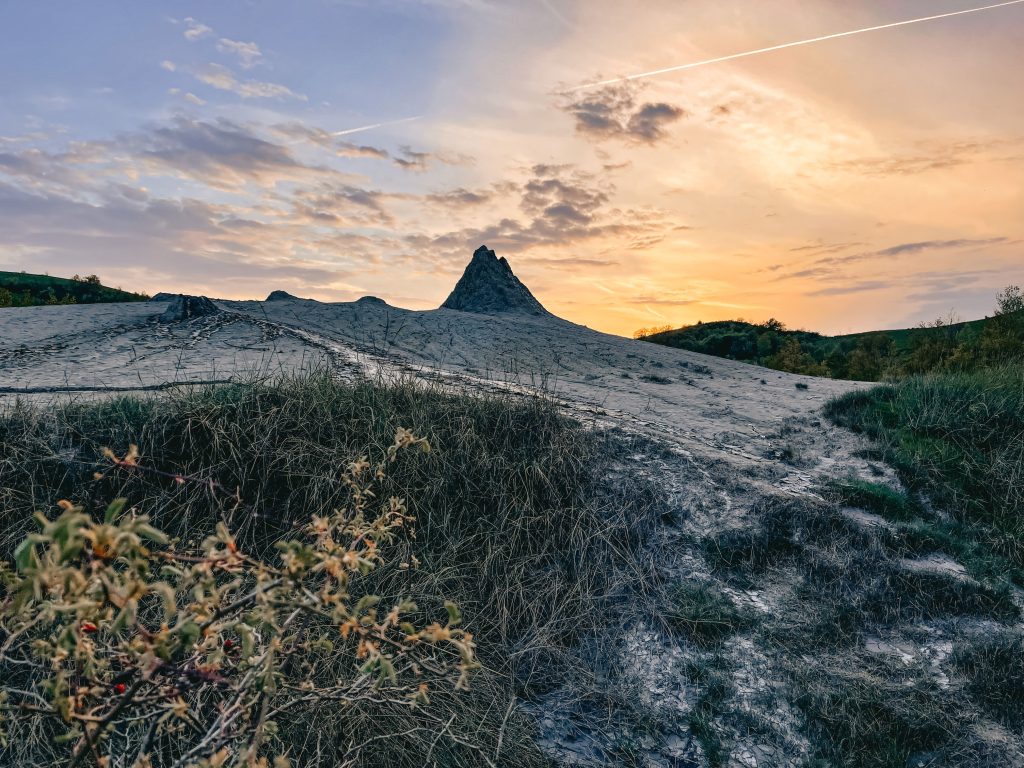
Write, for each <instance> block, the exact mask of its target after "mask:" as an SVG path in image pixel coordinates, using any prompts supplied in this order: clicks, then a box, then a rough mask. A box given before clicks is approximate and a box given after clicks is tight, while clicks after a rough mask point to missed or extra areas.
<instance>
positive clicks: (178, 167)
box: [123, 116, 321, 187]
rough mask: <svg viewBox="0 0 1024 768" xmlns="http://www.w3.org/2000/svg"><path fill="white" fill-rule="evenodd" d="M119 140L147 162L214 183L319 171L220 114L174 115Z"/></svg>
mask: <svg viewBox="0 0 1024 768" xmlns="http://www.w3.org/2000/svg"><path fill="white" fill-rule="evenodd" d="M123 145H124V146H126V147H127V148H128V149H129V151H131V152H132V154H133V155H135V156H136V157H138V158H140V159H142V160H144V161H146V162H148V163H150V164H153V165H160V166H163V167H164V168H165V169H168V170H172V171H176V172H179V173H182V174H184V175H186V176H189V177H192V178H195V179H198V180H202V181H203V182H205V183H207V184H210V185H211V186H215V187H231V186H237V185H238V184H240V183H245V182H260V183H266V182H269V183H276V182H277V181H278V180H280V179H282V178H295V177H296V176H298V177H305V176H307V175H308V172H309V171H310V170H321V169H313V168H311V167H310V166H306V165H304V164H303V163H300V162H299V161H298V160H297V159H296V158H295V156H294V155H293V154H292V152H291V151H290V150H289V149H288V147H286V146H284V145H282V144H277V143H274V142H270V141H267V140H265V139H262V138H260V137H258V136H256V135H255V133H254V132H253V131H252V130H251V129H249V128H247V127H244V126H241V125H239V124H237V123H234V122H231V121H230V120H226V119H223V118H221V119H218V120H215V121H212V122H206V121H202V120H197V119H193V118H189V117H184V116H178V117H175V118H173V119H172V121H171V122H170V124H169V125H163V126H154V127H153V128H151V129H150V130H149V131H148V132H145V133H140V134H135V135H132V136H128V137H125V139H124V141H123Z"/></svg>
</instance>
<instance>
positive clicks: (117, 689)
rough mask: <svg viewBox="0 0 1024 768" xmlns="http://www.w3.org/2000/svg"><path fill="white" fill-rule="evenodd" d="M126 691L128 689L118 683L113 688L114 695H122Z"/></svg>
mask: <svg viewBox="0 0 1024 768" xmlns="http://www.w3.org/2000/svg"><path fill="white" fill-rule="evenodd" d="M127 690H128V687H127V686H126V685H125V684H124V683H118V684H117V685H115V686H114V693H124V692H125V691H127Z"/></svg>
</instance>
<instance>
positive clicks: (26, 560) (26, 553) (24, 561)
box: [14, 539, 39, 573]
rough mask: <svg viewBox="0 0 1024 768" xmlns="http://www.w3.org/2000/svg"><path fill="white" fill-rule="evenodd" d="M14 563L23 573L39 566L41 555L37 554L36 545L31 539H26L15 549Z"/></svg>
mask: <svg viewBox="0 0 1024 768" xmlns="http://www.w3.org/2000/svg"><path fill="white" fill-rule="evenodd" d="M14 565H15V566H16V567H17V568H18V570H19V571H21V572H22V573H25V572H26V571H29V570H31V569H34V568H38V567H39V556H38V555H37V554H36V547H35V545H34V544H33V543H32V542H31V541H30V540H29V539H25V540H24V541H23V542H21V544H19V545H18V548H17V549H16V550H14Z"/></svg>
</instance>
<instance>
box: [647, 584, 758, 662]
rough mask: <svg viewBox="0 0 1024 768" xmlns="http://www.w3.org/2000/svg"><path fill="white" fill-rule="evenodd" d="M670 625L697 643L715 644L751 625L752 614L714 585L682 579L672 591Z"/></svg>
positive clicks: (669, 613)
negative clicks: (738, 605) (683, 580)
mask: <svg viewBox="0 0 1024 768" xmlns="http://www.w3.org/2000/svg"><path fill="white" fill-rule="evenodd" d="M666 618H667V619H668V622H669V625H670V626H671V627H672V628H673V629H675V630H676V631H678V632H679V633H680V634H682V635H683V636H684V637H686V638H687V639H689V640H690V641H692V642H694V643H696V644H697V645H700V646H708V645H714V644H715V643H718V642H721V641H722V640H723V639H725V638H726V637H728V636H730V635H732V634H734V633H735V632H738V631H740V630H742V629H744V628H745V627H748V626H750V623H751V619H752V617H751V616H750V615H749V614H748V613H747V612H746V611H743V610H741V609H740V608H738V607H737V606H736V604H735V603H734V602H733V601H732V599H731V598H729V596H728V595H725V594H723V593H722V592H720V591H718V590H717V589H716V588H715V587H714V586H713V585H710V584H701V583H690V582H684V583H682V584H679V585H677V586H676V587H675V589H673V590H672V592H671V594H670V596H669V609H668V612H667V613H666Z"/></svg>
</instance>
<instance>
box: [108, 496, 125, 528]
mask: <svg viewBox="0 0 1024 768" xmlns="http://www.w3.org/2000/svg"><path fill="white" fill-rule="evenodd" d="M127 503H128V499H124V498H121V499H114V500H113V501H112V502H110V503H109V504H108V505H107V511H106V512H105V513H104V515H103V522H105V523H106V524H107V525H112V524H113V523H114V521H115V520H117V518H118V517H120V516H121V511H122V510H123V509H124V505H125V504H127Z"/></svg>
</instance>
